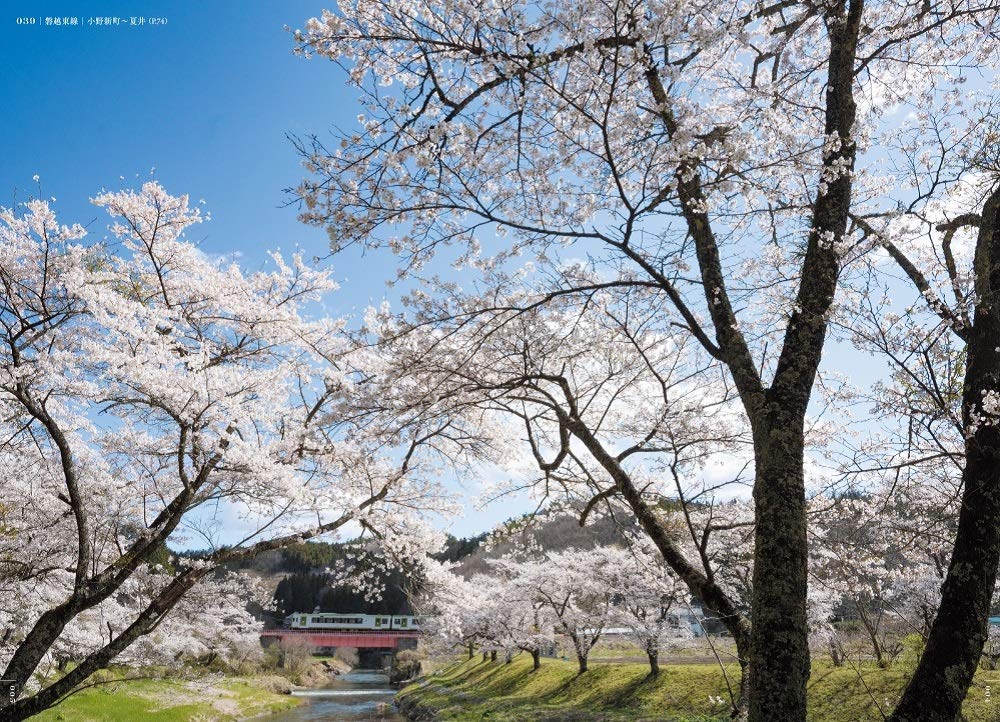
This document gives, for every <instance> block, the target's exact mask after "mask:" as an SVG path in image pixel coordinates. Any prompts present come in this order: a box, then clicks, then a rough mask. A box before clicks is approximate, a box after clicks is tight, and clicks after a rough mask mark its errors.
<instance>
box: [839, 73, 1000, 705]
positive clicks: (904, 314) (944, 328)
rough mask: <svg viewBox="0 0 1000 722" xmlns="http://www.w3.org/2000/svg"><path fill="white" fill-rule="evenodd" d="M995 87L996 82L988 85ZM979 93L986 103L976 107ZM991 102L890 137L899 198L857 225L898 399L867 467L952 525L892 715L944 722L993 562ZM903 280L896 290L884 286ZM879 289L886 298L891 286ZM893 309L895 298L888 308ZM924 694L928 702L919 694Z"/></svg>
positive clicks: (873, 340)
mask: <svg viewBox="0 0 1000 722" xmlns="http://www.w3.org/2000/svg"><path fill="white" fill-rule="evenodd" d="M990 80H991V81H992V83H993V87H992V88H991V89H990V91H995V83H996V81H995V78H992V79H990ZM984 96H985V97H984ZM995 106H996V99H995V97H990V94H989V93H988V92H983V93H976V92H973V93H966V94H965V95H964V97H962V96H959V95H958V94H948V95H946V96H944V98H943V100H942V102H940V103H937V104H934V105H932V106H928V107H927V108H925V109H923V110H922V111H921V112H920V113H919V114H918V115H917V116H915V119H914V122H913V123H912V124H910V125H908V126H907V127H906V128H905V129H903V130H901V131H900V132H899V133H898V134H897V136H896V138H894V146H895V148H896V149H897V152H898V154H899V156H900V157H901V158H902V159H903V162H901V163H899V165H898V167H897V170H896V176H897V177H898V178H900V179H901V180H905V188H906V190H907V193H906V194H905V195H904V194H901V196H900V197H899V198H898V199H896V203H895V204H893V207H891V208H890V207H887V204H885V205H883V206H882V207H879V208H875V209H872V210H871V211H870V212H869V213H867V214H864V215H863V216H860V217H858V219H857V222H858V225H859V226H860V227H861V228H862V229H863V230H864V232H865V233H867V234H869V236H870V237H871V238H873V239H876V240H877V242H878V243H879V244H880V245H881V246H882V247H883V248H884V249H885V255H884V256H883V257H881V258H875V259H872V261H871V264H870V265H871V267H872V269H873V271H874V272H875V273H876V277H877V278H879V279H880V280H881V283H882V293H881V297H879V296H878V295H876V294H871V296H872V297H873V298H874V301H873V302H872V303H870V304H869V305H868V306H867V308H866V309H865V310H866V311H867V312H866V313H863V314H862V316H861V318H860V320H857V319H856V322H855V324H854V325H853V331H854V333H855V335H856V339H857V341H858V342H859V344H860V345H862V347H864V348H868V349H872V350H877V351H878V352H880V353H882V354H884V355H885V356H886V357H887V358H888V359H889V360H890V362H891V363H892V365H893V368H894V372H895V373H894V375H893V378H892V383H891V384H887V385H886V390H887V392H888V396H889V397H890V399H895V400H897V401H898V400H902V399H906V400H908V401H909V402H910V403H909V404H908V405H907V406H906V407H904V408H906V409H907V413H906V414H905V415H904V418H903V421H902V423H901V424H900V426H901V427H902V428H901V429H900V430H899V431H898V432H897V436H898V438H900V439H901V440H905V443H904V442H903V441H901V442H900V443H897V444H896V445H895V446H894V449H893V450H894V454H893V455H892V456H890V457H889V458H885V457H884V456H883V459H882V463H881V466H879V465H878V464H875V466H876V467H877V468H883V469H886V468H893V467H894V468H895V469H896V470H897V471H896V472H895V475H896V476H901V477H903V478H904V479H905V478H906V477H907V476H908V475H910V474H912V475H922V476H923V477H924V478H926V479H930V480H932V482H933V483H932V486H933V487H934V488H936V489H937V497H938V499H939V500H945V501H947V502H948V503H942V504H941V505H940V507H941V508H942V509H944V510H947V512H948V513H949V514H953V515H954V521H955V531H954V536H953V538H954V543H953V544H952V543H951V538H952V537H951V535H949V537H947V541H946V542H945V543H944V544H942V549H941V550H940V559H941V562H940V566H941V568H942V571H943V577H944V583H943V586H942V588H941V601H940V605H939V608H938V609H937V613H936V614H935V615H934V621H933V624H932V626H931V628H930V632H929V635H928V640H927V645H926V648H925V651H924V654H923V655H922V657H921V660H920V663H919V664H918V666H917V669H916V671H915V673H914V675H913V677H912V678H911V679H910V681H909V684H908V685H907V688H906V690H905V692H904V695H903V698H902V700H901V702H900V704H899V706H898V708H897V710H896V712H895V715H894V717H893V719H894V720H897V721H898V722H902V721H909V720H916V719H941V720H944V719H949V720H950V719H954V718H955V717H956V715H958V714H959V711H960V708H961V704H962V700H963V699H964V698H965V695H966V692H967V691H968V688H969V685H970V684H971V681H972V676H973V674H974V673H975V669H976V666H977V664H978V661H979V657H980V655H981V653H982V650H983V645H984V643H985V642H986V640H987V633H988V630H987V626H988V624H987V617H988V615H989V610H990V605H991V601H992V599H993V596H994V591H995V587H996V573H997V565H998V560H1000V532H998V531H997V530H998V528H1000V525H998V522H1000V477H998V475H997V468H998V465H997V462H998V461H1000V457H998V456H997V453H998V452H997V449H998V448H1000V446H998V442H1000V436H998V434H1000V431H998V429H997V424H996V416H997V405H996V403H995V400H996V399H997V398H1000V397H998V396H997V394H998V388H1000V387H998V382H1000V377H998V375H997V368H998V357H997V353H998V349H1000V316H998V315H997V303H996V296H995V294H996V286H997V278H998V276H997V268H998V266H997V258H1000V256H998V255H997V251H996V249H997V246H996V243H997V241H996V239H997V234H996V220H997V209H998V207H1000V189H998V181H997V179H998V169H1000V164H998V162H997V155H996V148H997V144H996V137H997V135H996V134H997V125H996V120H995V118H996V112H995ZM899 272H902V275H903V276H904V278H906V279H907V280H908V281H909V283H910V284H911V289H910V292H909V293H901V294H898V295H897V294H896V293H895V292H894V291H895V289H896V287H897V286H898V283H893V282H892V281H891V280H889V279H888V278H887V275H888V274H889V273H891V274H894V275H898V274H899ZM890 289H891V290H890ZM900 299H902V300H900ZM931 690H933V692H932V691H931Z"/></svg>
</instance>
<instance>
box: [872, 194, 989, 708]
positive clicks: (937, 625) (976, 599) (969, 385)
mask: <svg viewBox="0 0 1000 722" xmlns="http://www.w3.org/2000/svg"><path fill="white" fill-rule="evenodd" d="M998 206H1000V189H998V190H995V191H994V192H993V193H992V194H991V196H990V197H989V200H987V202H986V205H985V206H984V208H983V214H982V223H981V226H980V229H979V239H978V242H977V246H976V257H975V270H976V292H977V294H978V297H979V300H978V302H977V306H976V313H975V318H974V321H973V325H972V329H971V331H970V334H969V338H968V348H967V361H966V364H967V367H966V372H965V385H964V387H963V389H962V415H963V421H964V423H965V427H966V429H975V431H974V433H972V434H971V436H968V437H967V439H966V442H965V469H964V471H963V474H962V480H963V482H964V488H963V490H962V508H961V510H960V512H959V516H958V532H957V534H956V536H955V547H954V549H953V551H952V556H951V563H950V564H949V565H948V574H947V576H946V577H945V581H944V585H943V587H942V589H941V604H940V606H939V607H938V613H937V617H936V618H935V619H934V624H933V625H932V626H931V631H930V634H929V635H928V637H927V646H926V647H925V648H924V653H923V654H922V655H921V657H920V662H919V663H918V664H917V668H916V670H915V671H914V672H913V676H912V677H910V681H909V683H908V684H907V685H906V689H905V690H904V692H903V696H902V698H901V699H900V701H899V704H898V705H897V707H896V709H895V711H894V712H893V714H892V717H891V718H890V720H891V722H918V720H919V722H954V720H955V719H957V718H958V716H959V714H960V713H961V709H962V701H963V700H964V699H965V695H966V693H967V692H968V690H969V686H970V685H971V684H972V677H973V675H974V674H975V671H976V666H977V665H978V664H979V658H980V657H981V655H982V653H983V645H984V644H985V642H986V638H987V627H988V616H989V613H990V602H991V600H992V597H993V588H994V586H995V585H996V577H997V564H998V563H1000V426H998V421H1000V419H997V417H996V411H995V410H993V413H990V412H989V410H988V409H983V406H984V405H986V404H985V403H984V402H986V401H989V400H990V399H991V398H995V396H994V395H995V394H998V393H1000V223H998V221H1000V214H998ZM982 416H985V417H986V418H979V417H982Z"/></svg>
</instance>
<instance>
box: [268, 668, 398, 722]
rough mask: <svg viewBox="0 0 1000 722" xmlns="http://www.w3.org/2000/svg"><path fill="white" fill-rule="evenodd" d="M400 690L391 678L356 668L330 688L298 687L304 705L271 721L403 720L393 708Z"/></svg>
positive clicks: (371, 721)
mask: <svg viewBox="0 0 1000 722" xmlns="http://www.w3.org/2000/svg"><path fill="white" fill-rule="evenodd" d="M395 693H396V690H394V689H392V688H391V687H390V686H389V677H388V676H387V675H384V674H380V673H378V672H372V671H369V670H363V669H359V670H355V671H353V672H348V673H347V674H342V675H340V676H339V677H337V680H336V681H335V682H332V683H331V684H330V685H329V686H328V687H322V688H320V689H303V690H297V691H295V692H293V693H292V694H293V695H294V696H295V697H301V698H302V700H303V701H302V704H300V705H299V706H298V707H296V708H295V709H292V710H288V711H287V712H281V713H280V714H276V715H270V716H268V717H267V718H266V719H267V720H268V722H306V721H307V720H308V721H309V722H319V720H323V721H324V722H327V721H328V720H329V721H330V722H362V721H363V722H400V721H401V720H403V717H402V716H401V715H399V714H397V713H396V711H395V709H394V708H393V707H392V696H393V695H394V694H395Z"/></svg>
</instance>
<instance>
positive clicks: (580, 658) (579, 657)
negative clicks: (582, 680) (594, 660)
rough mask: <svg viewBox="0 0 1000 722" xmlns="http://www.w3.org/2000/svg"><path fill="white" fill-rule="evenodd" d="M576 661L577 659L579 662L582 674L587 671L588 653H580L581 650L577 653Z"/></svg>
mask: <svg viewBox="0 0 1000 722" xmlns="http://www.w3.org/2000/svg"><path fill="white" fill-rule="evenodd" d="M576 661H577V663H578V664H579V667H580V674H583V673H584V672H586V671H587V655H585V654H580V653H579V652H577V653H576Z"/></svg>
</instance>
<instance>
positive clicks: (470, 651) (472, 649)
mask: <svg viewBox="0 0 1000 722" xmlns="http://www.w3.org/2000/svg"><path fill="white" fill-rule="evenodd" d="M475 653H476V652H475V647H473V646H472V645H471V644H470V645H469V659H472V655H473V654H475Z"/></svg>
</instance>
